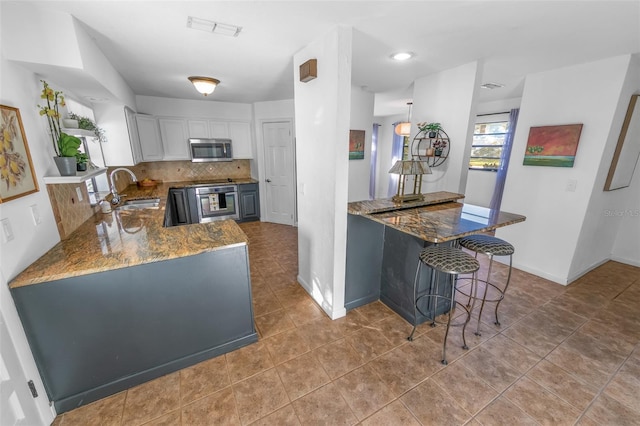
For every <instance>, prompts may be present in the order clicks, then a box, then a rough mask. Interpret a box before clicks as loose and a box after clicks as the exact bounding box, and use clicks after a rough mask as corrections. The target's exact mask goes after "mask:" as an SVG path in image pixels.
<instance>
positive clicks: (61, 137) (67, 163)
mask: <svg viewBox="0 0 640 426" xmlns="http://www.w3.org/2000/svg"><path fill="white" fill-rule="evenodd" d="M40 81H41V82H42V86H43V88H42V93H41V95H40V98H42V99H45V100H46V101H47V102H46V104H45V105H38V108H40V115H44V116H46V117H47V123H48V124H49V131H50V134H51V141H52V142H53V150H54V151H55V153H56V156H55V157H54V161H55V162H56V166H57V167H58V170H59V171H60V175H61V176H74V175H75V174H76V154H77V153H78V148H79V147H80V145H81V144H82V141H81V140H80V139H79V138H77V137H75V136H71V135H68V134H66V133H64V132H63V131H62V130H61V129H62V127H61V126H60V110H59V108H60V107H61V106H62V107H63V106H65V102H64V96H63V95H62V92H60V91H57V90H53V89H52V88H51V87H49V85H48V84H47V82H46V81H44V80H40Z"/></svg>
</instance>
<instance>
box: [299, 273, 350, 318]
mask: <svg viewBox="0 0 640 426" xmlns="http://www.w3.org/2000/svg"><path fill="white" fill-rule="evenodd" d="M296 279H297V280H298V284H300V285H301V286H302V288H304V289H305V291H306V292H307V293H309V296H311V297H312V298H313V300H315V301H316V303H317V304H318V305H320V307H321V308H322V310H323V311H324V313H325V314H327V315H328V316H329V318H331V319H332V320H335V319H338V318H342V317H343V316H345V315H347V310H346V309H345V308H344V307H341V308H334V307H333V306H331V304H330V303H329V302H327V301H326V300H325V299H324V297H322V295H321V294H318V295H317V296H318V297H316V294H314V292H313V287H312V286H311V285H309V283H307V282H306V281H305V280H304V279H302V277H301V276H300V275H298V276H297V277H296Z"/></svg>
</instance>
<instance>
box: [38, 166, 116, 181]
mask: <svg viewBox="0 0 640 426" xmlns="http://www.w3.org/2000/svg"><path fill="white" fill-rule="evenodd" d="M106 172H107V168H106V167H99V168H97V169H89V170H87V171H86V172H76V175H75V176H45V177H44V178H43V179H44V183H46V184H47V185H53V184H58V183H82V182H84V181H85V180H89V179H91V178H94V177H96V176H99V175H101V174H103V173H106Z"/></svg>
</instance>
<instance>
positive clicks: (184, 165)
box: [47, 160, 251, 239]
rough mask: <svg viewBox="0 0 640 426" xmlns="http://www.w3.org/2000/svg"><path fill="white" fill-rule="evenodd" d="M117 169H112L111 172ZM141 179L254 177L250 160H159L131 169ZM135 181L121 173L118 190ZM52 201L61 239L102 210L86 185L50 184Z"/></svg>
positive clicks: (48, 188) (185, 179)
mask: <svg viewBox="0 0 640 426" xmlns="http://www.w3.org/2000/svg"><path fill="white" fill-rule="evenodd" d="M114 168H115V167H109V170H108V171H107V173H110V172H111V171H112V170H113V169H114ZM127 169H129V170H131V171H132V172H133V173H134V174H135V175H136V177H137V178H138V180H143V179H146V178H149V179H154V180H161V181H163V182H183V181H194V180H207V179H224V178H232V179H240V178H250V177H251V164H250V160H233V161H224V162H211V163H192V162H191V161H155V162H149V163H140V164H138V165H136V166H127ZM130 183H132V182H131V179H130V177H129V175H128V174H127V173H119V174H118V180H117V182H116V188H117V190H118V191H122V190H123V189H124V188H126V187H127V186H128V185H129V184H130ZM77 187H79V188H80V189H81V191H82V194H83V196H82V201H80V200H79V199H78V195H77V192H76V188H77ZM47 192H48V193H49V200H50V202H51V207H52V208H53V214H54V217H55V219H56V225H57V226H58V233H59V234H60V238H62V239H65V238H66V237H67V236H68V235H69V234H70V233H71V232H73V231H74V230H75V229H76V228H77V227H78V226H80V225H81V224H82V223H84V222H85V221H86V220H87V219H89V218H90V217H91V216H92V215H93V214H94V213H95V212H96V211H97V209H99V207H97V206H95V207H92V206H91V203H90V201H89V194H88V192H87V187H86V185H85V184H84V183H74V184H55V185H47Z"/></svg>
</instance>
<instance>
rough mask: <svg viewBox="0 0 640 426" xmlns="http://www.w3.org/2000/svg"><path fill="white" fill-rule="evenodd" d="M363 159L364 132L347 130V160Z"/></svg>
mask: <svg viewBox="0 0 640 426" xmlns="http://www.w3.org/2000/svg"><path fill="white" fill-rule="evenodd" d="M363 159H364V130H349V160H363Z"/></svg>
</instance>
